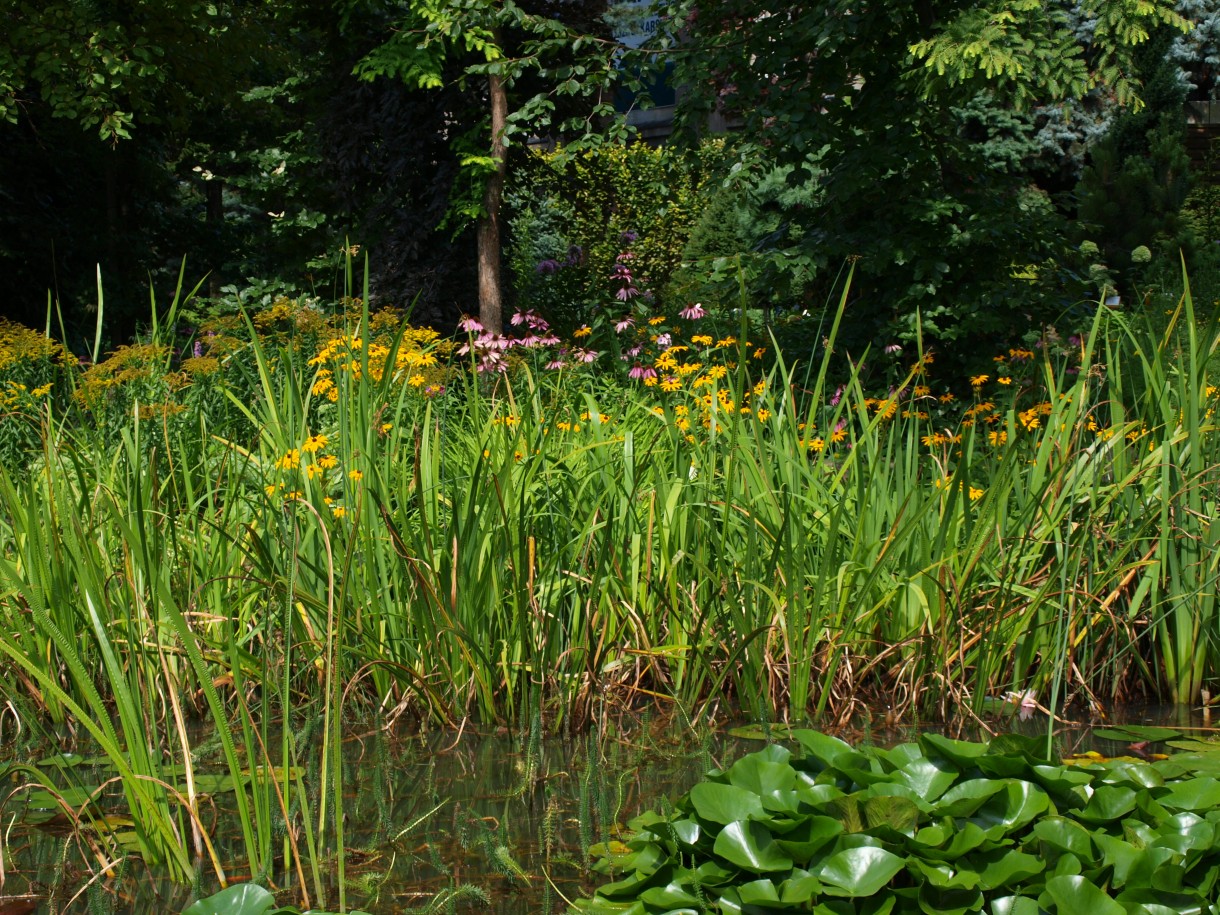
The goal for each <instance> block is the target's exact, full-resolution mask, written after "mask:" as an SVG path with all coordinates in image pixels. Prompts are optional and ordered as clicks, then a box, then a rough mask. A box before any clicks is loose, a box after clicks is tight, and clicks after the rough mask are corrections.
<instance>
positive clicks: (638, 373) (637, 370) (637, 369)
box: [627, 362, 657, 379]
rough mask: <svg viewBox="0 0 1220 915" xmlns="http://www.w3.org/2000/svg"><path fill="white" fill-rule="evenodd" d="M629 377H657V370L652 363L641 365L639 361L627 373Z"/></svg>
mask: <svg viewBox="0 0 1220 915" xmlns="http://www.w3.org/2000/svg"><path fill="white" fill-rule="evenodd" d="M627 377H628V378H636V379H639V378H656V377H657V370H656V369H654V368H653V367H652V366H650V365H640V364H639V363H638V362H637V363H636V364H635V365H633V366H632V367H631V371H630V372H628V373H627Z"/></svg>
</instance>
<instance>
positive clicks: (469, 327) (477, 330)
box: [458, 315, 483, 334]
mask: <svg viewBox="0 0 1220 915" xmlns="http://www.w3.org/2000/svg"><path fill="white" fill-rule="evenodd" d="M458 329H459V330H461V331H463V332H464V333H468V334H481V333H482V332H483V325H482V324H480V323H479V322H478V320H476V319H475V318H472V317H470V315H462V320H460V321H458Z"/></svg>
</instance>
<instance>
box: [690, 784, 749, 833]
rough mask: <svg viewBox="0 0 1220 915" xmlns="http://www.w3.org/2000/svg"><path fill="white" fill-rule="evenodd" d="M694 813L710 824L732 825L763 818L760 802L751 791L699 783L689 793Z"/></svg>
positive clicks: (729, 786) (731, 786) (732, 786)
mask: <svg viewBox="0 0 1220 915" xmlns="http://www.w3.org/2000/svg"><path fill="white" fill-rule="evenodd" d="M690 800H691V804H693V805H694V807H695V813H697V814H699V816H701V817H702V818H703V819H705V820H708V821H709V822H712V823H733V822H736V821H737V820H747V819H759V818H761V817H762V816H763V805H762V800H761V799H760V798H759V797H758V795H757V794H756V793H755V792H753V791H747V790H746V789H745V788H738V787H737V786H736V785H721V784H718V783H717V782H700V783H699V784H697V785H695V787H693V788H692V789H691V791H690Z"/></svg>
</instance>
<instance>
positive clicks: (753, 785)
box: [726, 747, 796, 794]
mask: <svg viewBox="0 0 1220 915" xmlns="http://www.w3.org/2000/svg"><path fill="white" fill-rule="evenodd" d="M777 749H783V748H782V747H779V748H777ZM784 752H785V753H786V752H787V751H786V750H784ZM726 774H727V775H728V777H729V784H730V785H733V786H735V787H737V788H744V789H746V790H747V791H749V792H751V793H753V794H769V793H771V792H774V791H789V790H791V789H792V788H793V787H794V786H795V785H796V770H794V769H793V768H792V766H791V764H790V763H788V762H787V761H786V760H785V761H775V760H770V759H764V758H763V757H762V754H760V753H751V754H750V755H749V756H743V757H742V758H741V759H739V760H737V762H735V763H733V765H732V766H730V767H729V769H728V772H727V773H726Z"/></svg>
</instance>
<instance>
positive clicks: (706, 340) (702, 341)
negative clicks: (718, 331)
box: [690, 334, 712, 346]
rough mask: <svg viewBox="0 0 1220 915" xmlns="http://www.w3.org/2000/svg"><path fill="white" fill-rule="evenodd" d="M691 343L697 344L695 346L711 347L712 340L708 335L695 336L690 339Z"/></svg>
mask: <svg viewBox="0 0 1220 915" xmlns="http://www.w3.org/2000/svg"><path fill="white" fill-rule="evenodd" d="M690 342H691V343H693V344H695V346H711V345H712V338H711V336H710V335H708V334H695V336H693V337H691V338H690Z"/></svg>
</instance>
